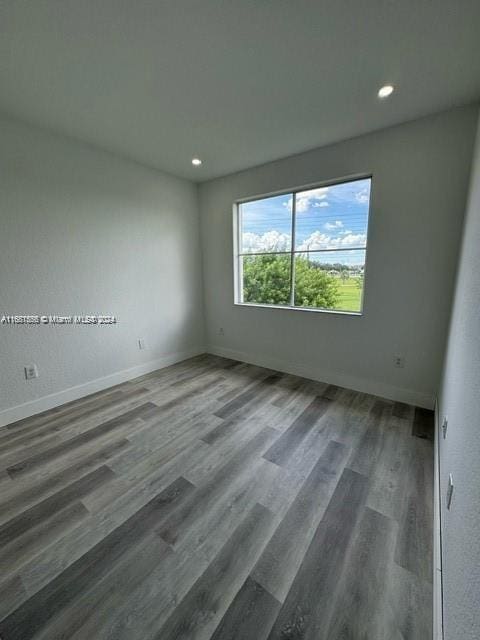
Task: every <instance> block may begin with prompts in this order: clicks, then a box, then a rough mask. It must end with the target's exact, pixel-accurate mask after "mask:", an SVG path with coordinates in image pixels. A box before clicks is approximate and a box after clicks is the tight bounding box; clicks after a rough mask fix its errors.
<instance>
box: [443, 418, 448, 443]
mask: <svg viewBox="0 0 480 640" xmlns="http://www.w3.org/2000/svg"><path fill="white" fill-rule="evenodd" d="M447 428H448V418H447V416H445V418H444V419H443V424H442V432H443V439H445V438H446V437H447Z"/></svg>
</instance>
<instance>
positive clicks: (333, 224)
mask: <svg viewBox="0 0 480 640" xmlns="http://www.w3.org/2000/svg"><path fill="white" fill-rule="evenodd" d="M323 226H324V227H325V229H328V230H329V231H331V230H332V229H341V228H342V227H343V222H342V221H341V220H335V222H326V223H325V224H324V225H323Z"/></svg>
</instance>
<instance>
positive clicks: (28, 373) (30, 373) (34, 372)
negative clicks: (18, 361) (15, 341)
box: [25, 364, 38, 380]
mask: <svg viewBox="0 0 480 640" xmlns="http://www.w3.org/2000/svg"><path fill="white" fill-rule="evenodd" d="M33 378H38V369H37V365H36V364H27V366H26V367H25V379H26V380H32V379H33Z"/></svg>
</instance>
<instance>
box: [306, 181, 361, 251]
mask: <svg viewBox="0 0 480 640" xmlns="http://www.w3.org/2000/svg"><path fill="white" fill-rule="evenodd" d="M370 183H371V180H370V178H367V179H364V180H355V181H354V182H344V183H342V184H335V185H331V186H327V187H320V188H318V189H310V190H309V191H302V192H299V193H297V194H296V201H295V204H296V221H295V249H296V250H297V251H312V250H316V249H339V250H340V249H347V248H351V247H366V246H367V224H368V206H369V201H370Z"/></svg>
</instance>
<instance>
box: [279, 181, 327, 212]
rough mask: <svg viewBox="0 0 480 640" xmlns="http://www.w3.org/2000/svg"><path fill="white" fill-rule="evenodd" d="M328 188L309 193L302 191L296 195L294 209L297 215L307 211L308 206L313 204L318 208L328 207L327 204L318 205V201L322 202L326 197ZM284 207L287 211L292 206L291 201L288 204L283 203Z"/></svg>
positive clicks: (313, 190) (312, 190)
mask: <svg viewBox="0 0 480 640" xmlns="http://www.w3.org/2000/svg"><path fill="white" fill-rule="evenodd" d="M327 193H328V187H319V188H318V189H310V191H302V192H301V193H297V196H296V200H295V209H296V211H297V213H304V212H305V211H308V209H309V208H310V205H312V204H313V206H314V207H318V206H327V207H328V206H329V205H328V202H327V203H326V205H320V204H319V202H318V201H320V200H324V199H325V198H326V197H327ZM284 206H285V207H287V208H288V209H290V208H291V206H292V199H291V198H290V199H289V200H288V202H284Z"/></svg>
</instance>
